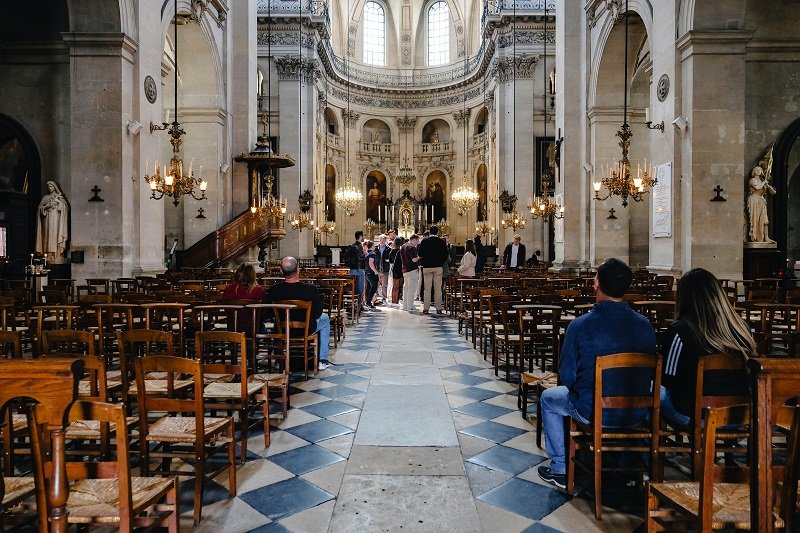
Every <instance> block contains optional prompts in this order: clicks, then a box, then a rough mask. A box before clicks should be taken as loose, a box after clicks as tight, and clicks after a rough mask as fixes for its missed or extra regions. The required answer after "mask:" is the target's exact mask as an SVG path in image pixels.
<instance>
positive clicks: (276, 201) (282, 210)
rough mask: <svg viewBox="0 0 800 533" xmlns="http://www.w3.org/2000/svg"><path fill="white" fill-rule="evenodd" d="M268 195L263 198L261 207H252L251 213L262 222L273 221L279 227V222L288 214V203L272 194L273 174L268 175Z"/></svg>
mask: <svg viewBox="0 0 800 533" xmlns="http://www.w3.org/2000/svg"><path fill="white" fill-rule="evenodd" d="M265 180H266V190H267V193H266V194H265V195H263V196H262V197H261V205H257V206H256V205H253V206H251V207H250V213H252V214H253V216H255V217H257V218H258V219H259V220H261V221H267V220H268V221H271V222H273V223H274V224H276V225H277V220H279V219H280V220H281V221H282V220H283V215H285V214H286V201H285V200H284V199H283V197H278V198H275V196H273V194H272V182H273V181H274V178H273V177H272V174H267V176H266V178H265Z"/></svg>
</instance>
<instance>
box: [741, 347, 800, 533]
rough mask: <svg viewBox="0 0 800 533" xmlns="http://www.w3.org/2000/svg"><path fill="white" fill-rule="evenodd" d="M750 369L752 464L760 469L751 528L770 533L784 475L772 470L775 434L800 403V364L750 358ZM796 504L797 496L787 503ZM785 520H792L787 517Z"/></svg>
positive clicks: (753, 484) (754, 473)
mask: <svg viewBox="0 0 800 533" xmlns="http://www.w3.org/2000/svg"><path fill="white" fill-rule="evenodd" d="M747 365H748V368H749V369H750V375H751V377H752V379H753V390H752V393H753V419H754V420H756V421H757V423H755V424H753V425H752V431H753V437H752V439H751V441H752V442H751V447H752V452H751V456H752V458H753V459H752V460H753V464H756V465H758V466H759V468H753V469H751V471H750V490H751V491H754V492H752V493H751V494H752V495H751V501H752V505H751V506H750V513H751V523H750V527H751V530H752V531H759V532H762V531H763V532H767V533H771V532H772V531H774V522H773V516H772V510H773V508H774V506H775V504H776V502H777V501H778V498H777V491H778V489H777V482H778V481H783V475H784V474H783V473H782V472H781V470H779V469H775V468H770V466H772V465H773V464H774V462H773V450H774V448H773V430H774V428H775V427H776V426H779V425H780V424H779V417H780V416H781V411H785V406H786V405H787V404H791V405H797V402H798V400H800V360H797V359H773V358H766V357H759V358H751V359H750V360H749V361H748V363H747ZM784 430H785V428H784ZM790 497H791V495H790ZM785 499H786V495H785V496H784V500H785ZM796 501H797V494H796V492H795V493H794V495H793V498H792V499H791V500H790V501H789V502H786V503H787V505H792V506H796V503H795V502H796ZM783 518H784V520H786V519H787V518H788V519H789V520H791V517H790V516H788V515H784V517H783ZM786 531H790V529H788V528H787V529H786Z"/></svg>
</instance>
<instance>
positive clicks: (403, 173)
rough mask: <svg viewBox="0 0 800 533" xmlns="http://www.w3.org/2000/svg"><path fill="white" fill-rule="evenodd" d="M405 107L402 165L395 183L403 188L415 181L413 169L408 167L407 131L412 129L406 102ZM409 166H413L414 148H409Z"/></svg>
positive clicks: (406, 101)
mask: <svg viewBox="0 0 800 533" xmlns="http://www.w3.org/2000/svg"><path fill="white" fill-rule="evenodd" d="M404 107H405V118H404V119H403V142H404V143H405V147H404V148H403V154H404V157H403V165H402V166H401V167H400V170H399V171H398V172H397V181H399V182H400V183H402V184H403V185H405V186H408V185H411V184H412V183H414V182H415V181H416V180H417V176H416V175H415V174H414V169H413V168H412V167H411V166H408V131H409V130H411V129H412V127H411V120H410V119H409V118H408V100H405V102H404ZM411 165H412V166H413V165H414V147H413V146H412V147H411Z"/></svg>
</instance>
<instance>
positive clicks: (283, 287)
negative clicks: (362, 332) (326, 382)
mask: <svg viewBox="0 0 800 533" xmlns="http://www.w3.org/2000/svg"><path fill="white" fill-rule="evenodd" d="M281 272H283V277H284V279H283V282H281V283H276V284H275V285H273V286H272V287H270V288H269V290H268V291H267V295H266V297H265V301H266V302H267V303H276V302H280V301H283V300H305V301H307V302H311V323H310V324H309V325H308V329H309V331H313V332H314V333H315V334H319V369H320V370H325V369H326V368H328V365H329V362H328V352H329V348H328V344H329V342H330V338H331V319H330V317H329V316H328V314H327V313H323V312H322V299H321V298H320V296H319V289H317V287H316V286H315V285H312V284H310V283H301V282H300V267H299V266H298V263H297V259H295V258H294V257H291V256H289V257H284V258H283V259H281ZM300 313H301V310H299V309H295V310H292V311H291V318H292V320H303V319H304V318H305V317H304V316H300Z"/></svg>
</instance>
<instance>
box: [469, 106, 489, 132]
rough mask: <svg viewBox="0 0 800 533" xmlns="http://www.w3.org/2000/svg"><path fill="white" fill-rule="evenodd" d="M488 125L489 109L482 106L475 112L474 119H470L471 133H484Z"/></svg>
mask: <svg viewBox="0 0 800 533" xmlns="http://www.w3.org/2000/svg"><path fill="white" fill-rule="evenodd" d="M488 127H489V109H488V108H487V107H486V106H482V107H481V108H480V109H479V110H478V112H477V113H475V120H473V121H472V135H480V134H481V133H485V132H486V131H487V130H488Z"/></svg>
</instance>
